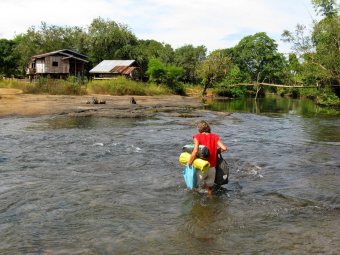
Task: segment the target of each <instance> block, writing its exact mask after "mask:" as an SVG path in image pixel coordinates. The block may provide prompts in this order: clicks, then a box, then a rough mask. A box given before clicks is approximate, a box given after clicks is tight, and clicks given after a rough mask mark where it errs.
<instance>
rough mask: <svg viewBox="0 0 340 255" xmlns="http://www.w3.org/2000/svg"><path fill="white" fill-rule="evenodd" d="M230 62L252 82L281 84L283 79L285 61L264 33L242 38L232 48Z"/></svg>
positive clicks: (274, 44)
mask: <svg viewBox="0 0 340 255" xmlns="http://www.w3.org/2000/svg"><path fill="white" fill-rule="evenodd" d="M232 60H233V63H235V64H236V65H238V67H239V68H240V70H241V71H242V72H245V73H246V74H248V75H249V77H250V78H251V79H252V81H256V82H264V81H268V82H274V83H281V82H282V81H283V79H284V69H285V66H286V60H285V58H284V56H283V54H281V53H278V51H277V44H276V42H275V41H274V40H273V39H271V38H269V37H268V36H267V34H266V33H263V32H261V33H256V34H254V35H251V36H246V37H244V38H243V39H242V40H241V41H240V42H239V43H238V44H237V45H236V46H235V47H234V48H233V51H232Z"/></svg>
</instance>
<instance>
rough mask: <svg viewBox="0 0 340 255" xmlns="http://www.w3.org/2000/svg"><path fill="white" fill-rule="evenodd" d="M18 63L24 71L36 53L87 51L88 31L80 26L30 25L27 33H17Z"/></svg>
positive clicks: (15, 39) (16, 54)
mask: <svg viewBox="0 0 340 255" xmlns="http://www.w3.org/2000/svg"><path fill="white" fill-rule="evenodd" d="M13 41H14V42H15V43H16V47H15V49H14V54H15V56H17V57H18V62H17V64H18V65H19V66H20V67H21V71H22V72H24V67H25V66H26V64H27V63H28V61H29V59H30V58H31V57H32V56H33V55H36V54H41V53H45V52H50V51H55V50H60V49H71V50H75V51H77V52H80V53H84V54H85V53H87V50H88V46H87V44H86V33H85V31H84V29H82V28H79V27H67V26H66V27H59V26H55V25H51V26H49V25H47V24H46V23H44V22H43V23H41V26H40V27H39V28H35V27H30V28H29V29H28V30H27V32H26V33H25V34H20V35H17V36H16V37H15V38H14V40H13Z"/></svg>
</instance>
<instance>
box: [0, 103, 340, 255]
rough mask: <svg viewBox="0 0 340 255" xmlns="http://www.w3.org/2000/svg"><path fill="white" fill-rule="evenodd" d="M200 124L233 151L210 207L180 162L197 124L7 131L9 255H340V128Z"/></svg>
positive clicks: (285, 118) (40, 124) (1, 204)
mask: <svg viewBox="0 0 340 255" xmlns="http://www.w3.org/2000/svg"><path fill="white" fill-rule="evenodd" d="M223 104H225V103H223V102H220V103H219V107H220V109H219V110H224V109H225V108H223V107H222V106H221V105H223ZM225 107H226V106H225ZM262 109H263V108H262ZM202 118H204V119H207V120H208V121H209V122H210V123H211V125H212V128H213V132H216V133H218V134H219V135H220V137H221V139H222V140H223V141H225V143H227V144H228V146H229V148H230V152H229V153H226V154H224V157H225V158H226V159H227V161H228V162H229V164H230V171H231V177H230V183H229V184H228V185H225V186H224V189H223V190H222V191H220V192H218V193H216V194H214V196H213V197H212V198H209V197H207V196H206V195H202V194H196V193H192V192H190V191H188V190H186V189H185V185H184V183H183V179H182V176H181V168H182V167H181V166H180V165H179V162H178V156H179V154H180V151H181V148H182V146H183V145H185V144H188V143H191V142H192V141H191V137H192V135H193V134H194V133H195V132H196V129H195V127H194V122H195V121H196V120H197V118H180V117H176V116H171V115H166V114H160V115H159V116H157V117H156V118H152V119H112V118H95V117H77V118H72V117H53V116H48V117H37V118H3V119H0V137H1V143H0V176H1V178H0V254H202V253H204V254H311V253H312V254H339V253H340V246H339V244H340V239H339V231H340V228H339V226H340V224H339V223H340V217H339V208H340V207H339V206H340V196H339V195H340V194H339V193H340V187H339V185H340V180H339V169H340V150H339V149H340V128H339V127H340V118H339V117H325V116H318V115H313V114H311V115H308V116H307V117H306V115H303V114H300V113H299V112H298V111H297V110H296V109H295V111H292V110H291V109H288V110H287V111H281V110H280V111H279V112H278V111H276V112H274V111H273V112H264V113H263V112H257V114H256V113H253V112H251V111H248V112H243V113H237V112H235V113H233V114H232V115H230V116H225V115H219V114H214V113H213V112H209V111H207V112H204V113H202Z"/></svg>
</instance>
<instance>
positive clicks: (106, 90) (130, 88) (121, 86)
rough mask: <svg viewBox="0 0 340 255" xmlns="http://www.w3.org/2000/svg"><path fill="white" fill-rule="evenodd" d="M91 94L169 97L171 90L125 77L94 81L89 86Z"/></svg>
mask: <svg viewBox="0 0 340 255" xmlns="http://www.w3.org/2000/svg"><path fill="white" fill-rule="evenodd" d="M87 89H88V91H89V92H90V93H95V94H109V95H116V96H121V95H140V96H153V95H169V94H171V91H170V89H168V88H167V87H166V86H162V85H157V84H155V83H143V82H136V81H131V80H128V79H126V78H124V77H119V78H117V79H113V80H93V81H90V82H89V83H88V85H87Z"/></svg>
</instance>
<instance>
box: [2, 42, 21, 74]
mask: <svg viewBox="0 0 340 255" xmlns="http://www.w3.org/2000/svg"><path fill="white" fill-rule="evenodd" d="M15 46H16V43H15V41H13V40H7V39H0V52H1V54H0V75H5V76H11V75H14V74H16V73H17V68H18V66H17V58H16V56H15V55H14V54H13V51H14V48H15Z"/></svg>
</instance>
